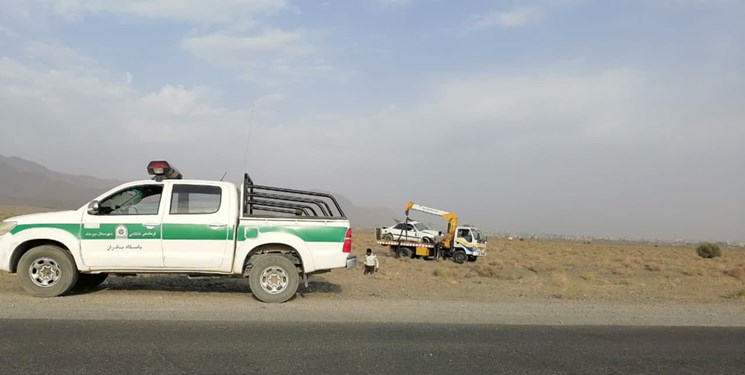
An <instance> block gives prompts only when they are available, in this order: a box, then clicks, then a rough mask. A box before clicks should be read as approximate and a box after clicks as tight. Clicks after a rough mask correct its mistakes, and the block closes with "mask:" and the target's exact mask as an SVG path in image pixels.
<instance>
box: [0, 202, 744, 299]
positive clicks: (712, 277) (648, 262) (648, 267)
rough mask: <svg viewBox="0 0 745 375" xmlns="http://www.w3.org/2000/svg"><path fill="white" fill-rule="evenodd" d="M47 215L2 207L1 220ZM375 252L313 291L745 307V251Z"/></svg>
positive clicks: (507, 244) (535, 248)
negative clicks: (372, 262)
mask: <svg viewBox="0 0 745 375" xmlns="http://www.w3.org/2000/svg"><path fill="white" fill-rule="evenodd" d="M38 211H45V210H44V209H38V208H28V207H7V206H0V218H4V217H7V216H11V215H17V214H23V213H30V212H38ZM368 247H370V248H372V249H374V251H375V253H376V254H378V258H379V260H380V263H381V267H380V272H378V273H376V274H374V275H369V276H363V275H362V270H363V266H362V264H361V262H359V263H358V268H357V269H356V270H352V271H345V270H335V271H334V272H331V273H328V274H324V275H319V276H316V277H312V278H311V289H313V288H314V287H313V285H314V283H315V285H316V288H320V289H323V287H324V286H328V285H338V287H339V288H340V289H341V290H342V292H341V293H340V294H335V293H326V294H322V295H325V296H329V297H335V296H340V297H341V296H344V297H351V298H356V297H368V296H376V297H391V298H427V299H469V300H499V299H503V298H508V297H529V298H562V299H583V300H598V301H601V300H602V301H622V302H647V301H694V302H711V301H732V302H736V303H741V302H745V249H741V248H723V249H722V252H723V256H722V257H719V258H714V259H703V258H701V257H699V256H698V255H697V254H696V249H695V246H690V247H673V246H662V245H659V246H657V245H651V244H650V245H645V244H619V243H600V242H597V241H596V242H592V243H583V242H569V241H540V240H524V241H507V240H501V239H490V243H489V246H488V255H487V256H486V257H484V258H481V259H479V260H477V261H476V262H467V263H465V264H456V263H454V262H452V261H442V260H440V261H433V260H424V259H401V258H394V257H392V256H389V254H388V248H387V247H383V246H380V245H377V244H376V243H375V238H374V233H373V232H372V231H362V230H359V229H357V230H355V231H354V237H353V253H354V254H356V255H357V256H358V257H359V258H360V259H361V258H362V257H363V254H364V251H365V249H366V248H368Z"/></svg>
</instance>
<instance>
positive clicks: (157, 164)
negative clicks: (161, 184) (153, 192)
mask: <svg viewBox="0 0 745 375" xmlns="http://www.w3.org/2000/svg"><path fill="white" fill-rule="evenodd" d="M147 173H148V174H149V175H151V176H154V177H153V179H154V180H156V181H162V180H165V179H168V180H180V179H182V178H183V176H182V175H181V172H179V171H178V169H176V168H174V167H172V166H171V165H170V164H168V162H167V161H165V160H154V161H151V162H150V164H148V165H147Z"/></svg>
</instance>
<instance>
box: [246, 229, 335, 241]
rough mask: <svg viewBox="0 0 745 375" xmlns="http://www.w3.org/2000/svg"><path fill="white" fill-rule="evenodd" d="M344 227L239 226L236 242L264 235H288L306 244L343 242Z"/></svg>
mask: <svg viewBox="0 0 745 375" xmlns="http://www.w3.org/2000/svg"><path fill="white" fill-rule="evenodd" d="M347 229H348V228H346V227H299V226H298V227H285V226H265V227H261V226H258V227H254V226H241V227H240V228H239V230H238V241H243V240H246V239H255V238H258V237H260V236H261V234H265V233H288V234H292V235H295V236H297V237H299V238H300V239H302V240H303V241H306V242H344V237H345V236H346V235H347Z"/></svg>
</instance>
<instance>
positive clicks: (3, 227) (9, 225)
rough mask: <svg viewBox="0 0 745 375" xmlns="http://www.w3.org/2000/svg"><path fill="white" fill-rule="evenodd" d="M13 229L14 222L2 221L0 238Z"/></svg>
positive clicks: (0, 223)
mask: <svg viewBox="0 0 745 375" xmlns="http://www.w3.org/2000/svg"><path fill="white" fill-rule="evenodd" d="M15 227H16V222H15V221H2V222H0V236H2V235H3V234H5V233H8V232H10V231H11V230H13V228H15Z"/></svg>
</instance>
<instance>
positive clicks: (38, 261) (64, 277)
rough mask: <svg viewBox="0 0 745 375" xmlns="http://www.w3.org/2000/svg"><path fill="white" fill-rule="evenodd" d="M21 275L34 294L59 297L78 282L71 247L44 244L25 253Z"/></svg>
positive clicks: (21, 278) (22, 280)
mask: <svg viewBox="0 0 745 375" xmlns="http://www.w3.org/2000/svg"><path fill="white" fill-rule="evenodd" d="M18 279H19V281H20V283H21V287H23V289H24V290H25V291H26V292H27V293H29V294H31V295H32V296H35V297H42V298H49V297H57V296H61V295H63V294H65V293H67V292H69V291H70V290H71V289H72V288H73V287H74V286H75V283H76V282H77V281H78V270H77V268H76V266H75V259H73V257H72V255H71V254H70V253H69V252H68V251H66V250H64V249H62V248H60V247H57V246H52V245H41V246H37V247H35V248H33V249H31V250H29V251H27V252H26V253H25V254H23V256H22V257H21V259H20V260H19V262H18Z"/></svg>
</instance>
